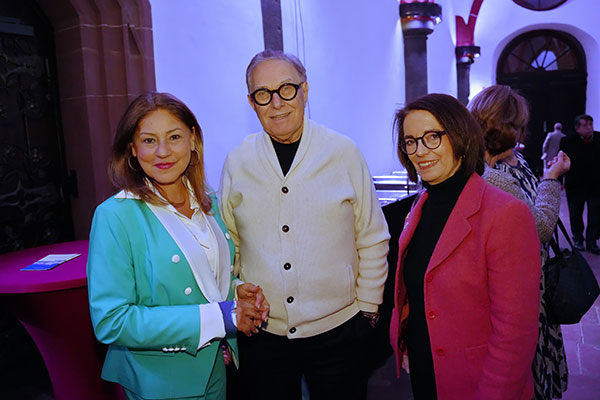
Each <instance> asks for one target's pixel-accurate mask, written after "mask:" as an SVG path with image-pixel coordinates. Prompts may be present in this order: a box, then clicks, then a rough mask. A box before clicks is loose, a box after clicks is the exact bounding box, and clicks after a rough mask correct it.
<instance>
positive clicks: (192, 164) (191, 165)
mask: <svg viewBox="0 0 600 400" xmlns="http://www.w3.org/2000/svg"><path fill="white" fill-rule="evenodd" d="M193 153H196V162H195V163H192V159H193V158H194V157H193V156H192V154H193ZM199 162H200V152H199V151H198V150H197V149H194V150H192V151H191V154H190V163H189V166H190V167H193V166H196V165H198V163H199Z"/></svg>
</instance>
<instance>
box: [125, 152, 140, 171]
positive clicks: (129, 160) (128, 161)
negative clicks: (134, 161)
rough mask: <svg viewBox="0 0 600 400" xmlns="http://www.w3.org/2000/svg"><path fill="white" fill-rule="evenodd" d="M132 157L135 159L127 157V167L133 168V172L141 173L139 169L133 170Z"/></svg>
mask: <svg viewBox="0 0 600 400" xmlns="http://www.w3.org/2000/svg"><path fill="white" fill-rule="evenodd" d="M131 157H133V156H132V155H130V156H129V157H127V165H128V166H129V168H131V170H132V171H135V172H140V170H139V169H136V168H133V165H131ZM138 165H139V162H138Z"/></svg>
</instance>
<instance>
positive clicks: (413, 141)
mask: <svg viewBox="0 0 600 400" xmlns="http://www.w3.org/2000/svg"><path fill="white" fill-rule="evenodd" d="M445 134H446V132H444V131H429V132H425V133H424V134H423V136H420V137H418V138H414V137H411V136H408V137H407V138H406V139H402V140H400V149H401V150H402V151H403V152H404V153H406V154H408V155H409V156H410V155H412V154H415V153H416V152H417V148H418V147H419V140H420V141H421V142H423V146H425V147H427V148H428V149H429V150H435V149H437V148H438V147H440V145H441V144H442V136H444V135H445Z"/></svg>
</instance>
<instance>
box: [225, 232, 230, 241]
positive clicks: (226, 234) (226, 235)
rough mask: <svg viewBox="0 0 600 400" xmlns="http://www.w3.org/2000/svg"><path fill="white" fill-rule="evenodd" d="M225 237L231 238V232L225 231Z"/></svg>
mask: <svg viewBox="0 0 600 400" xmlns="http://www.w3.org/2000/svg"><path fill="white" fill-rule="evenodd" d="M225 239H227V240H229V239H231V235H230V234H229V232H225Z"/></svg>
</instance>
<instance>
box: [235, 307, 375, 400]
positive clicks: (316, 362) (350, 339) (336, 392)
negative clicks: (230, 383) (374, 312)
mask: <svg viewBox="0 0 600 400" xmlns="http://www.w3.org/2000/svg"><path fill="white" fill-rule="evenodd" d="M371 332H372V328H371V325H369V322H368V321H367V319H366V318H364V317H363V316H362V315H361V314H360V313H358V314H357V315H355V316H354V317H353V318H351V319H350V320H348V321H347V322H345V323H343V324H342V325H340V326H338V327H336V328H334V329H332V330H330V331H328V332H324V333H321V334H319V335H316V336H312V337H309V338H302V339H288V338H287V337H285V336H278V335H273V334H270V333H268V332H265V331H261V332H260V333H258V334H256V335H252V336H251V337H246V336H243V335H238V337H239V341H238V343H239V353H240V370H239V375H238V385H237V386H238V387H236V388H235V391H236V392H237V393H239V394H240V397H239V398H240V399H244V400H252V399H265V400H266V399H276V400H284V399H285V400H299V399H301V386H300V381H301V378H302V375H304V377H305V379H306V383H307V385H308V389H309V391H310V400H321V399H323V400H325V399H327V400H335V399H343V400H351V399H356V400H359V399H360V400H363V399H365V398H366V392H367V378H368V377H367V375H368V367H367V366H368V364H367V363H366V362H365V359H366V354H365V353H366V350H367V340H368V337H369V335H371ZM228 397H229V396H228ZM230 398H231V397H230Z"/></svg>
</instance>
